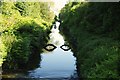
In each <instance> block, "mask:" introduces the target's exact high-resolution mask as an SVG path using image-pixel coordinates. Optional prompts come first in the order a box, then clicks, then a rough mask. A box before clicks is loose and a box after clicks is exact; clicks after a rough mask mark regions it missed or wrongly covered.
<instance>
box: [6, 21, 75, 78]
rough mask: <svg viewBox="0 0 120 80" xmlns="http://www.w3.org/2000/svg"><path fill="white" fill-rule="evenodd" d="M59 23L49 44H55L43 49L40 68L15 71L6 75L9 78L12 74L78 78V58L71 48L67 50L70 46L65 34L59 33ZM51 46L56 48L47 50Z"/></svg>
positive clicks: (54, 26) (32, 76) (30, 76)
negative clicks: (64, 36)
mask: <svg viewBox="0 0 120 80" xmlns="http://www.w3.org/2000/svg"><path fill="white" fill-rule="evenodd" d="M59 25H60V23H59V22H56V24H54V25H53V27H52V29H51V33H50V34H49V37H50V40H49V42H48V44H52V45H53V46H50V45H48V46H46V48H45V49H43V53H42V54H41V55H40V56H41V57H42V60H41V62H40V63H39V67H38V68H35V69H34V70H30V71H28V72H27V73H20V74H19V73H14V74H10V75H8V74H7V75H4V76H9V78H10V76H11V77H12V76H14V78H15V77H17V78H37V79H38V78H40V79H46V78H47V79H51V80H52V79H60V80H62V79H67V80H74V79H75V80H77V71H76V58H75V57H74V56H73V52H72V51H71V50H65V49H68V48H69V46H64V43H65V41H64V38H63V36H62V35H61V34H60V33H59ZM54 47H55V48H54ZM61 47H62V48H61ZM51 48H54V49H53V50H52V51H47V50H46V49H48V50H49V49H51ZM16 74H17V75H16ZM12 78H13V77H12Z"/></svg>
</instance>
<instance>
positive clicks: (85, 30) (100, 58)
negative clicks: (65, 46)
mask: <svg viewBox="0 0 120 80" xmlns="http://www.w3.org/2000/svg"><path fill="white" fill-rule="evenodd" d="M119 8H120V5H119V3H104V2H102V3H90V2H85V3H84V2H81V3H79V2H70V3H68V4H67V5H66V6H65V7H64V8H63V9H62V10H61V13H60V19H61V27H60V28H61V29H60V31H61V32H62V33H63V34H64V36H65V38H66V40H67V41H68V42H69V44H70V46H71V47H72V51H73V52H74V55H75V56H76V58H77V70H78V74H79V77H80V78H83V79H85V80H86V79H88V80H89V78H100V79H101V78H107V79H111V78H112V79H119V78H120V65H119V64H120V48H119V47H120V36H118V35H120V25H119V22H118V21H120V14H119V13H120V10H119ZM118 17H119V18H118ZM115 21H116V22H115Z"/></svg>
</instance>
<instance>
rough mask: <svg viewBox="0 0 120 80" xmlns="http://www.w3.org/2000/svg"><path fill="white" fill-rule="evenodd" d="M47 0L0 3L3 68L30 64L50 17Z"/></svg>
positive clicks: (0, 59)
mask: <svg viewBox="0 0 120 80" xmlns="http://www.w3.org/2000/svg"><path fill="white" fill-rule="evenodd" d="M49 5H51V4H50V3H47V2H46V3H45V2H44V3H43V2H1V3H0V9H1V13H0V57H1V58H0V65H2V63H3V61H4V63H3V65H2V68H3V69H9V70H10V69H12V70H13V69H14V70H17V69H24V68H27V66H28V67H29V68H32V65H29V63H33V64H34V65H36V64H38V63H36V64H35V61H34V60H35V59H36V58H37V57H38V58H39V53H40V52H41V50H42V48H43V46H44V45H45V44H46V42H47V35H48V34H47V32H48V31H49V29H50V26H51V24H52V22H53V20H54V14H53V12H51V11H50V8H49ZM32 61H33V62H32Z"/></svg>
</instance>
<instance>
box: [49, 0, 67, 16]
mask: <svg viewBox="0 0 120 80" xmlns="http://www.w3.org/2000/svg"><path fill="white" fill-rule="evenodd" d="M51 1H53V2H54V7H53V8H52V10H53V11H54V13H55V14H56V15H58V13H59V11H60V9H61V8H63V7H64V6H65V4H66V2H67V1H68V0H51Z"/></svg>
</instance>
